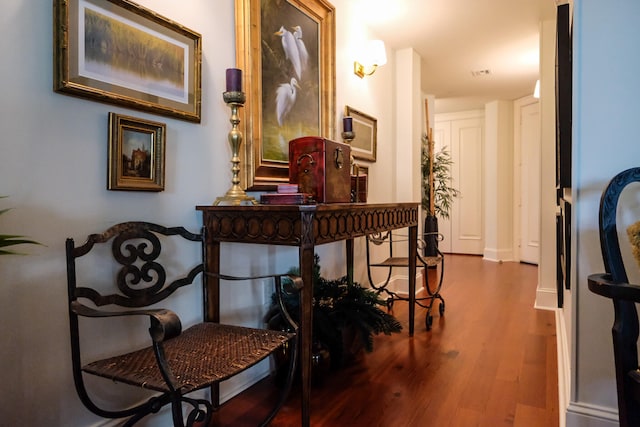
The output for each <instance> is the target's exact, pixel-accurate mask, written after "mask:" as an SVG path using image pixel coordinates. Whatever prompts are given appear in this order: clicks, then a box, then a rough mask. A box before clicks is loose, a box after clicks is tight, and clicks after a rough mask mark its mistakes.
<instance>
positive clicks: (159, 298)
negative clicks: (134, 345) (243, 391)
mask: <svg viewBox="0 0 640 427" xmlns="http://www.w3.org/2000/svg"><path fill="white" fill-rule="evenodd" d="M203 233H204V232H203ZM203 233H201V234H194V233H190V232H188V231H187V230H185V229H184V228H183V227H175V228H166V227H163V226H160V225H157V224H151V223H147V222H126V223H121V224H118V225H114V226H113V227H111V228H109V229H108V230H106V231H105V232H103V233H101V234H91V235H89V237H88V238H87V240H86V242H85V243H83V244H82V245H80V246H76V244H75V242H74V240H73V239H67V242H66V253H67V276H68V296H69V320H70V331H71V356H72V368H73V377H74V381H75V387H76V390H77V392H78V395H79V397H80V400H81V401H82V403H83V404H84V405H85V406H86V407H87V408H88V409H89V410H90V411H92V412H93V413H95V414H97V415H99V416H101V417H105V418H128V419H127V421H126V422H125V423H124V426H131V425H133V424H135V423H136V422H138V421H139V420H140V419H142V418H144V417H145V416H147V415H149V414H153V413H157V412H158V411H159V410H160V409H161V408H162V407H163V406H165V405H170V406H171V412H172V419H173V425H174V426H181V427H182V426H184V425H186V426H194V425H201V426H207V425H208V424H209V421H210V419H211V413H212V410H213V409H214V407H217V406H218V402H217V388H215V387H217V385H218V384H219V382H220V381H223V380H225V379H228V378H230V377H232V376H234V375H236V374H237V373H239V372H241V371H244V370H245V369H247V368H249V367H251V366H253V365H255V364H256V363H258V362H259V361H261V360H263V359H265V358H267V357H268V356H269V355H270V354H272V353H274V352H276V351H280V350H286V351H288V352H290V354H292V355H293V356H292V357H290V358H289V367H288V376H287V380H286V382H285V384H284V386H283V387H282V391H281V396H280V399H279V401H278V402H277V404H276V405H275V407H274V408H273V410H272V411H271V412H270V413H269V414H267V416H266V418H265V420H264V421H263V423H262V424H261V425H266V424H268V423H269V422H270V420H271V419H272V418H273V417H274V416H275V414H276V413H277V411H278V410H279V409H280V407H281V406H282V404H283V403H284V401H285V399H286V397H287V395H288V393H289V391H290V389H291V384H292V379H293V377H294V375H293V373H294V371H295V364H296V359H297V357H296V354H297V349H298V326H297V325H296V324H295V322H294V321H293V320H292V319H291V317H290V316H289V314H288V313H287V311H286V308H285V306H284V304H283V303H282V296H283V292H297V290H299V289H300V288H301V286H302V282H301V279H299V278H295V277H294V278H291V280H282V279H283V276H282V275H274V276H261V277H260V278H266V277H273V278H274V281H275V287H276V292H275V294H276V296H277V299H278V302H279V304H280V308H281V310H282V311H283V314H284V318H285V319H286V320H287V321H288V323H289V326H290V331H291V332H283V331H273V330H268V329H254V328H246V327H240V326H233V325H223V324H219V323H213V322H207V321H201V322H200V321H198V322H199V323H196V324H195V325H193V326H191V327H189V328H187V329H185V330H182V324H181V320H180V318H179V317H178V315H177V314H176V313H175V312H174V311H171V310H169V309H163V308H157V307H158V306H159V305H163V306H165V307H167V306H170V300H172V299H173V298H169V297H171V296H172V295H174V298H178V295H179V294H181V292H179V291H180V290H181V289H183V290H186V289H187V287H191V286H198V284H200V283H201V284H202V293H203V307H204V304H205V303H206V292H207V273H206V271H205V270H206V267H205V266H206V264H205V263H204V262H203V259H204V251H205V248H206V246H205V245H203V242H204V234H203ZM162 245H164V247H165V248H171V250H167V249H165V250H164V251H162V250H161V248H162ZM189 245H192V246H193V245H195V246H196V247H195V248H193V247H192V248H188V247H189ZM183 248H185V249H187V250H191V251H193V252H195V253H197V254H198V256H197V260H196V261H195V266H193V267H186V268H184V267H183V266H182V265H181V264H183V263H184V261H182V260H179V259H178V257H175V256H172V255H175V253H176V252H177V251H178V250H180V249H183ZM90 252H91V254H92V255H96V254H97V257H98V259H95V256H89V253H90ZM109 253H111V255H112V257H111V255H109ZM107 257H108V258H110V259H111V258H113V259H111V260H110V261H109V262H107V261H108V260H107V259H106V258H107ZM114 260H115V261H114ZM105 264H106V265H107V266H106V267H103V266H104V265H105ZM178 270H180V273H178V272H177V271H178ZM96 271H99V272H98V273H96ZM107 276H108V277H107ZM220 277H221V279H224V280H247V279H252V278H254V277H252V278H238V277H230V276H222V275H221V276H220ZM101 279H102V280H101ZM98 282H104V283H98ZM262 282H267V281H265V280H262ZM285 284H288V285H289V286H285ZM203 310H204V308H203ZM123 316H127V317H130V316H144V317H147V318H148V319H149V322H150V326H149V329H148V332H149V335H150V337H149V338H150V339H149V338H147V340H148V341H147V344H144V345H145V346H146V347H144V348H143V349H141V350H136V351H131V352H126V353H125V354H117V355H110V356H109V357H107V358H102V357H101V358H100V359H99V360H94V361H91V362H90V363H86V362H85V360H83V359H84V358H85V355H86V353H87V350H92V349H91V348H89V349H87V347H86V345H87V344H88V343H89V342H90V341H91V335H94V336H95V335H96V334H104V333H105V331H106V333H109V331H113V332H118V331H114V330H113V329H104V328H102V327H101V328H100V329H97V328H98V326H97V324H95V323H91V324H89V323H88V322H89V321H88V320H80V318H84V317H89V318H96V319H102V320H100V321H104V322H108V321H109V320H108V319H110V320H111V321H114V320H115V319H114V318H120V321H117V320H116V322H122V317H123ZM203 317H204V315H203ZM130 320H133V319H130ZM204 320H206V319H204ZM137 325H139V324H137ZM133 326H136V323H135V322H132V323H131V327H133ZM105 327H106V328H112V327H109V326H105ZM115 327H116V328H118V329H119V332H120V333H121V332H122V323H116V326H115ZM127 328H129V323H127ZM145 329H146V328H145ZM129 330H130V329H127V331H129ZM81 332H82V333H81ZM83 345H84V346H83ZM120 347H126V348H129V344H128V341H127V342H126V343H125V344H124V345H120ZM94 352H95V351H94ZM105 352H106V350H105ZM89 374H90V375H96V376H99V377H103V378H108V379H111V380H113V381H115V382H118V383H124V384H128V385H132V386H137V387H140V388H143V389H147V390H152V391H154V395H153V396H152V397H151V398H150V399H148V400H146V401H144V402H142V403H140V402H139V401H138V402H137V403H134V404H133V405H131V406H129V407H126V408H123V409H105V408H104V407H103V405H102V404H101V403H96V402H97V401H98V400H99V399H96V398H95V396H93V397H92V395H90V393H89V388H91V387H88V386H87V384H88V383H86V382H85V379H86V376H87V375H89ZM207 387H211V388H212V389H211V395H212V396H214V397H213V398H212V400H214V402H211V401H210V400H209V399H204V398H198V397H192V396H191V397H190V396H189V394H190V393H191V392H193V391H196V390H201V389H207ZM91 389H92V391H93V392H95V390H94V389H93V388H91ZM155 392H159V393H155ZM200 394H203V393H200ZM183 404H186V408H184V409H186V411H185V412H186V417H185V416H184V415H183ZM185 418H186V420H185Z"/></svg>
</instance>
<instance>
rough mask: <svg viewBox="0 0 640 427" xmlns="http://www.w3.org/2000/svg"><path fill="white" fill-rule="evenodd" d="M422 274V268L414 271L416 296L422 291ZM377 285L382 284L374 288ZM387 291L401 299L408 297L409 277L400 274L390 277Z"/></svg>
mask: <svg viewBox="0 0 640 427" xmlns="http://www.w3.org/2000/svg"><path fill="white" fill-rule="evenodd" d="M422 272H423V269H422V268H417V269H416V294H419V293H420V292H421V291H422ZM379 285H382V283H378V284H376V286H379ZM387 289H388V290H390V291H391V292H395V293H397V294H398V295H400V296H402V297H407V296H409V276H407V275H401V274H399V275H394V276H391V278H390V279H389V284H388V285H387Z"/></svg>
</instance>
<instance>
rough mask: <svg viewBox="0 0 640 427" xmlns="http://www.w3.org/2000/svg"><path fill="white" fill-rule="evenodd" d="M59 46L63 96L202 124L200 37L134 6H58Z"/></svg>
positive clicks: (109, 0) (115, 2) (109, 2)
mask: <svg viewBox="0 0 640 427" xmlns="http://www.w3.org/2000/svg"><path fill="white" fill-rule="evenodd" d="M125 41H126V42H125ZM53 42H54V78H53V85H54V90H55V91H56V92H61V93H66V94H69V95H75V96H79V97H83V98H88V99H92V100H95V101H101V102H106V103H109V104H116V105H123V106H126V107H130V108H135V109H138V110H144V111H149V112H152V113H156V114H162V115H166V116H172V117H176V118H179V119H183V120H188V121H193V122H197V123H199V122H200V114H201V112H200V110H201V72H202V71H201V68H202V46H201V36H200V34H198V33H196V32H195V31H192V30H190V29H188V28H186V27H184V26H182V25H180V24H178V23H176V22H173V21H171V20H170V19H168V18H165V17H162V16H160V15H158V14H157V13H155V12H153V11H151V10H149V9H145V8H143V7H141V6H139V5H137V4H136V3H133V2H131V1H129V0H55V1H54V36H53Z"/></svg>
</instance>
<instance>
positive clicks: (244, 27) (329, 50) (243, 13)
mask: <svg viewBox="0 0 640 427" xmlns="http://www.w3.org/2000/svg"><path fill="white" fill-rule="evenodd" d="M283 1H285V2H287V3H288V4H290V5H292V6H293V7H295V8H296V9H298V10H299V11H301V12H302V13H304V14H305V15H306V16H307V17H309V18H310V19H312V20H314V21H315V22H316V23H317V24H318V26H319V40H318V42H319V46H318V50H319V57H318V61H319V76H320V81H319V98H320V132H321V133H322V135H320V136H324V137H326V138H329V139H333V134H334V127H335V126H334V121H335V8H334V7H333V5H331V3H329V2H328V1H326V0H283ZM263 3H269V1H267V0H236V2H235V14H236V65H237V67H238V68H241V69H242V70H244V75H245V86H244V88H245V93H246V99H247V100H246V103H245V104H244V109H243V111H242V112H241V114H242V115H243V118H242V120H241V127H242V132H243V134H244V140H245V141H246V144H245V146H244V149H243V150H242V153H241V162H242V169H243V170H242V177H241V180H242V181H243V183H242V185H243V186H244V187H245V188H247V189H248V190H254V191H256V190H273V189H275V186H276V185H277V184H278V183H283V182H289V166H288V163H286V162H274V161H268V160H263V156H262V149H263V111H262V102H263V100H262V40H261V31H262V29H261V16H262V15H261V12H262V10H261V8H262V4H263Z"/></svg>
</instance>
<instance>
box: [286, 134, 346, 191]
mask: <svg viewBox="0 0 640 427" xmlns="http://www.w3.org/2000/svg"><path fill="white" fill-rule="evenodd" d="M350 170H351V146H349V145H348V144H344V143H342V142H335V141H330V140H328V139H325V138H320V137H317V136H304V137H301V138H296V139H293V140H291V141H289V182H290V183H292V184H298V185H299V187H300V192H301V193H308V194H311V196H312V197H313V199H314V200H315V201H316V202H318V203H348V202H349V201H351V174H350Z"/></svg>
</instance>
